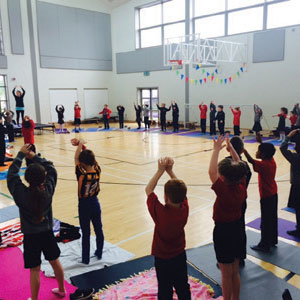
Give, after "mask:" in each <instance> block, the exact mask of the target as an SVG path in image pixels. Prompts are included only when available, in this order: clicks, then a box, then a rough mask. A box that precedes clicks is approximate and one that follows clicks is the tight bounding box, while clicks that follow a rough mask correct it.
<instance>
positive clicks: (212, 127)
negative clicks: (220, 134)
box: [209, 121, 217, 135]
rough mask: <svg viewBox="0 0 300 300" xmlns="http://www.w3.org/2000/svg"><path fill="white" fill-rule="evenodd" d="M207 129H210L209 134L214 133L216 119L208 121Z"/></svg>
mask: <svg viewBox="0 0 300 300" xmlns="http://www.w3.org/2000/svg"><path fill="white" fill-rule="evenodd" d="M209 131H210V135H216V134H217V132H216V121H210V123H209Z"/></svg>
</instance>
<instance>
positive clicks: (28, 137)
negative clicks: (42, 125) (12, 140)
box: [22, 120, 35, 145]
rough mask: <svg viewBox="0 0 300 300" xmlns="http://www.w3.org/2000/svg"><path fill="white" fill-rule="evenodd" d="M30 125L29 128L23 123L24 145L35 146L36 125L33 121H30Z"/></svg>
mask: <svg viewBox="0 0 300 300" xmlns="http://www.w3.org/2000/svg"><path fill="white" fill-rule="evenodd" d="M29 123H30V127H29V128H25V127H24V122H23V125H22V134H23V137H24V144H32V145H34V128H35V124H34V122H33V121H32V120H29Z"/></svg>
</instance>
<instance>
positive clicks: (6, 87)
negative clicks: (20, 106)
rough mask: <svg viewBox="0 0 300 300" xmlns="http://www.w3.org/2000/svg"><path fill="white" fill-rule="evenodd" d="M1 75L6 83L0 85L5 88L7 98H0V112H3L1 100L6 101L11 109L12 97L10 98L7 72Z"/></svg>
mask: <svg viewBox="0 0 300 300" xmlns="http://www.w3.org/2000/svg"><path fill="white" fill-rule="evenodd" d="M0 77H3V82H4V85H0V88H4V90H5V95H6V99H5V100H0V113H2V111H1V109H2V106H1V102H6V107H7V109H10V99H9V92H8V85H7V75H6V74H0Z"/></svg>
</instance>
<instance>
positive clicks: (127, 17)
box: [112, 0, 300, 129]
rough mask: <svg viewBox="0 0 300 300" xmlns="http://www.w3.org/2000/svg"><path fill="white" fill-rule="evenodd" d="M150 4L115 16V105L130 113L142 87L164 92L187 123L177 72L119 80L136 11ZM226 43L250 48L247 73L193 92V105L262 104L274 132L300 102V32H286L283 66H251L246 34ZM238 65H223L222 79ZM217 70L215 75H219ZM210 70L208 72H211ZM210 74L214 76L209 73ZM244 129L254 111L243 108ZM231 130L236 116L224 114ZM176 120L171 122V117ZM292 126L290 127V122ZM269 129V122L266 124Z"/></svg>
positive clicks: (131, 47)
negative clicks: (120, 58)
mask: <svg viewBox="0 0 300 300" xmlns="http://www.w3.org/2000/svg"><path fill="white" fill-rule="evenodd" d="M146 2H149V1H144V0H143V1H138V0H135V1H130V2H128V3H126V4H124V5H122V6H120V7H118V8H115V9H113V12H112V43H113V64H114V74H113V97H112V100H113V103H114V104H115V105H116V104H118V103H122V104H123V105H124V106H128V107H131V106H132V102H133V101H134V100H135V99H136V88H137V87H152V86H154V87H159V93H160V102H167V103H168V102H170V101H171V100H175V101H178V102H179V107H180V109H181V114H180V119H181V120H183V118H184V113H183V108H184V106H183V102H184V81H181V80H180V79H179V77H178V76H176V73H175V72H174V71H159V72H151V73H150V76H149V77H144V76H143V74H142V73H138V74H119V75H118V74H116V73H115V70H116V68H115V58H116V57H115V54H116V53H118V52H126V51H133V50H135V23H134V16H135V15H134V8H135V7H137V6H139V5H142V4H144V3H146ZM226 39H227V40H232V41H241V42H247V43H248V54H249V56H248V61H247V67H246V72H244V73H243V74H242V75H241V76H240V78H239V79H237V80H235V81H233V82H232V83H231V84H227V85H226V86H225V85H224V84H223V85H220V84H216V83H208V84H207V85H203V86H199V85H197V86H191V87H190V103H194V104H199V103H200V102H201V101H205V102H206V103H209V102H210V101H211V100H212V99H213V100H215V102H216V104H224V105H227V104H251V105H253V104H254V103H257V104H259V105H261V107H262V108H263V110H264V116H265V118H266V121H267V123H268V124H269V126H270V127H271V128H272V127H275V126H276V125H277V122H278V119H277V118H272V117H271V116H272V115H273V114H275V113H279V110H280V107H281V106H287V107H288V109H291V108H292V106H293V104H294V103H295V102H296V101H297V102H300V84H299V78H300V64H299V53H300V52H299V51H300V26H295V27H293V28H287V29H286V46H285V60H284V61H281V62H268V63H256V64H253V63H252V49H253V34H252V33H249V34H242V35H237V36H232V37H227V38H226ZM239 68H240V65H239V64H223V65H220V70H221V74H220V76H219V77H220V78H222V77H223V76H224V77H225V76H229V75H231V74H233V73H236V72H237V71H238V70H239ZM214 69H215V68H213V69H211V70H214ZM208 70H209V69H208ZM209 72H210V70H209ZM201 77H202V74H201V72H199V71H196V70H193V71H191V74H190V78H192V79H198V78H201ZM242 110H243V112H244V113H243V114H242V119H241V127H243V128H250V127H251V126H252V125H253V110H252V107H247V108H242ZM225 112H226V113H227V114H226V125H227V126H229V127H230V126H232V114H231V112H230V111H229V109H228V107H226V108H225ZM127 115H128V116H129V117H130V118H131V119H134V111H133V110H131V112H130V109H127ZM190 116H191V118H192V119H198V118H199V113H198V109H197V108H195V109H193V110H191V113H190ZM169 117H171V116H169ZM287 124H289V122H287ZM262 125H263V127H264V128H265V129H268V127H267V124H266V122H265V121H262Z"/></svg>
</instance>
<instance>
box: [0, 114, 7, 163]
mask: <svg viewBox="0 0 300 300" xmlns="http://www.w3.org/2000/svg"><path fill="white" fill-rule="evenodd" d="M2 122H3V121H2V118H1V117H0V167H3V166H5V164H4V162H5V153H6V146H5V127H4V126H3V124H2Z"/></svg>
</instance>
